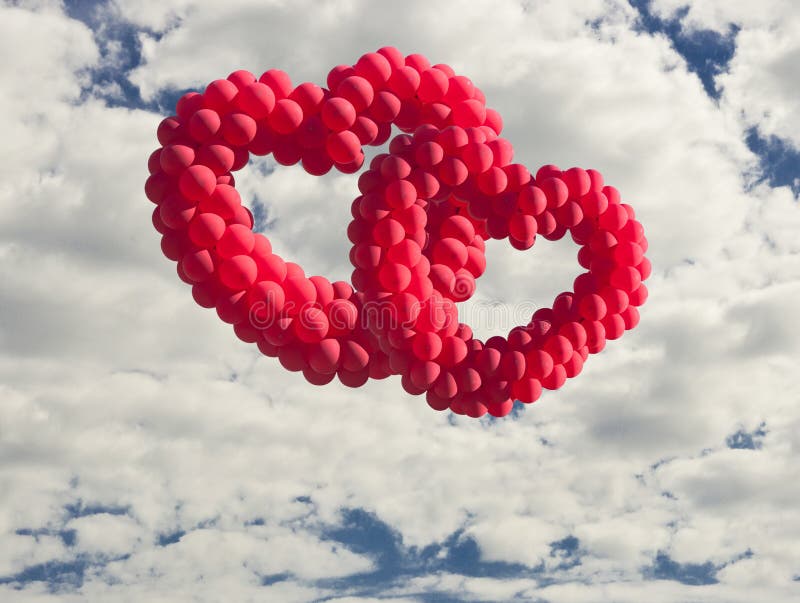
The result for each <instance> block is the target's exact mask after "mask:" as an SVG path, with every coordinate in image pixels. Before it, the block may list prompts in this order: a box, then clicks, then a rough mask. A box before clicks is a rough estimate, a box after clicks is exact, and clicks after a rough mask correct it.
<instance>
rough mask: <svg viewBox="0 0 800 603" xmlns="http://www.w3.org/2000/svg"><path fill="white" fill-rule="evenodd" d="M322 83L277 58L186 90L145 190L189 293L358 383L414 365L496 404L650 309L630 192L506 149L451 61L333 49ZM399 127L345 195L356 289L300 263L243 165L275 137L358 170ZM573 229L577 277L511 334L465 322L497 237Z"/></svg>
mask: <svg viewBox="0 0 800 603" xmlns="http://www.w3.org/2000/svg"><path fill="white" fill-rule="evenodd" d="M327 86H328V87H327V89H326V88H322V87H320V86H317V85H315V84H312V83H304V84H300V85H299V86H296V87H294V86H293V85H292V84H291V81H290V79H289V77H288V76H287V75H286V74H285V73H283V72H282V71H279V70H274V69H273V70H269V71H267V72H266V73H264V74H263V75H262V76H261V77H260V78H258V79H256V78H255V76H254V75H253V74H251V73H249V72H246V71H236V72H234V73H232V74H231V75H230V76H228V78H227V79H220V80H216V81H214V82H212V83H211V84H209V85H208V87H207V88H206V89H205V91H204V92H203V93H202V94H199V93H195V92H190V93H188V94H186V95H184V96H183V97H182V98H181V99H180V100H179V101H178V104H177V108H176V115H174V116H172V117H168V118H166V119H165V120H163V121H162V122H161V124H160V126H159V128H158V140H159V142H160V143H161V144H162V147H161V148H159V149H158V150H156V151H155V152H154V153H153V154H152V155H151V157H150V161H149V170H150V174H151V175H150V177H149V178H148V180H147V183H146V185H145V190H146V193H147V196H148V198H149V199H150V200H151V201H153V202H154V203H156V205H157V207H156V209H155V211H154V212H153V224H154V225H155V227H156V229H157V230H158V231H159V232H160V233H161V234H162V250H163V252H164V254H165V255H166V256H167V257H168V258H169V259H171V260H173V261H176V262H177V263H178V264H177V267H178V274H179V276H180V278H181V279H182V280H184V281H185V282H187V283H189V284H190V285H191V286H192V294H193V296H194V299H195V300H196V301H197V303H198V304H200V305H201V306H203V307H207V308H212V307H213V308H216V310H217V313H218V315H219V316H220V318H221V319H222V320H224V321H225V322H228V323H231V324H233V325H234V330H235V332H236V334H237V335H238V336H239V337H240V338H241V339H242V340H244V341H246V342H250V343H256V344H257V345H258V347H259V349H260V350H261V352H263V353H264V354H266V355H267V356H272V357H277V358H278V359H279V361H280V362H281V364H282V365H283V366H284V367H286V368H287V369H288V370H291V371H302V372H303V375H304V376H305V378H306V379H307V380H308V381H310V382H311V383H314V384H317V385H323V384H325V383H328V382H330V381H331V380H332V379H333V378H334V377H338V378H339V380H340V381H341V382H342V383H343V384H345V385H347V386H351V387H358V386H360V385H363V384H364V383H365V382H366V381H367V380H368V379H369V378H374V379H383V378H386V377H388V376H389V375H393V374H394V375H401V377H402V381H401V382H402V385H403V388H404V389H405V390H406V391H408V392H410V393H412V394H422V393H425V394H426V398H427V401H428V404H429V405H430V406H431V407H432V408H434V409H436V410H444V409H447V408H450V409H451V410H452V411H453V412H455V413H459V414H467V415H469V416H472V417H480V416H482V415H483V414H485V413H486V412H489V413H490V414H492V415H494V416H503V415H506V414H508V413H509V412H510V410H511V408H512V406H513V401H514V400H520V401H521V402H524V403H530V402H533V401H535V400H536V399H538V398H539V396H540V395H541V392H542V388H543V387H544V388H547V389H556V388H558V387H560V386H561V385H563V384H564V382H565V380H566V379H567V378H569V377H574V376H576V375H577V374H578V373H580V371H581V368H582V366H583V363H584V361H585V360H586V358H587V357H588V355H589V354H594V353H597V352H599V351H600V350H602V349H603V347H604V346H605V342H606V340H607V339H616V338H618V337H620V335H622V333H623V332H624V331H625V330H626V329H631V328H633V327H634V326H636V324H637V323H638V321H639V313H638V310H637V307H638V306H640V305H641V304H643V303H644V301H645V300H646V298H647V289H646V288H645V286H644V285H643V284H642V281H643V280H644V279H646V278H647V277H648V276H649V274H650V263H649V261H648V260H647V259H646V258H645V257H644V253H645V251H646V250H647V241H646V239H645V237H644V233H643V230H642V226H641V224H640V223H639V222H638V221H637V220H636V219H635V217H634V211H633V209H632V208H631V207H630V206H629V205H626V204H624V203H621V200H620V195H619V192H618V191H617V190H616V189H615V188H613V187H610V186H605V185H604V183H603V178H602V176H601V175H600V174H599V173H598V172H597V171H594V170H582V169H579V168H571V169H569V170H566V171H561V170H559V169H558V168H557V167H555V166H552V165H547V166H544V167H542V168H540V169H539V170H538V171H537V172H536V174H535V176H532V175H531V174H530V172H529V171H528V170H527V169H526V168H525V166H523V165H520V164H517V163H512V155H513V149H512V146H511V143H510V142H508V141H507V140H505V139H503V138H500V137H499V134H500V132H501V130H502V119H501V118H500V115H499V114H498V113H497V112H496V111H494V110H492V109H488V108H486V102H485V97H484V95H483V93H482V92H481V91H480V90H479V89H478V88H476V87H475V86H474V85H473V84H472V82H471V81H470V80H469V79H468V78H466V77H464V76H461V75H456V74H455V73H454V72H453V70H452V69H451V68H450V67H449V66H447V65H442V64H440V65H434V66H431V64H430V63H429V61H428V60H427V59H425V58H424V57H423V56H421V55H418V54H415V55H410V56H406V57H404V56H403V55H402V54H401V53H400V52H399V51H397V50H396V49H394V48H389V47H386V48H381V49H380V50H378V51H377V52H375V53H368V54H365V55H364V56H362V57H361V58H360V59H359V60H358V62H357V63H356V64H355V65H353V66H352V67H351V66H338V67H335V68H334V69H332V70H331V72H330V73H329V75H328V78H327ZM393 124H394V125H395V126H397V127H398V128H399V129H400V130H401V131H402V132H403V133H401V134H398V135H397V136H395V137H394V138H393V139H392V140H391V142H390V143H389V149H388V151H389V152H388V153H381V154H379V155H377V156H376V157H375V158H374V159H373V160H372V161H371V162H370V165H369V169H368V170H366V171H365V172H363V173H362V174H361V176H360V177H359V179H358V187H359V190H360V192H361V194H360V195H359V196H358V197H357V198H356V199H355V201H354V202H353V204H352V207H351V213H352V216H353V220H352V222H351V223H350V226H349V228H348V231H347V234H348V237H349V239H350V241H351V242H352V243H353V248H352V250H351V252H350V259H351V261H352V263H353V265H354V267H355V270H354V271H353V275H352V286H351V285H350V284H348V283H345V282H341V281H338V282H333V283H332V282H330V281H328V280H327V279H326V278H324V277H322V276H311V277H307V276H306V274H305V272H304V270H303V269H302V268H301V267H300V266H299V265H297V264H295V263H293V262H287V261H285V260H283V259H282V258H280V257H279V256H278V255H276V254H274V253H272V247H271V245H270V242H269V239H268V238H267V237H265V236H264V235H263V234H260V233H254V232H253V230H252V228H253V219H252V215H251V214H250V212H249V211H248V210H247V208H245V207H244V206H243V205H242V203H241V199H240V197H239V194H238V193H237V191H236V189H235V183H234V178H233V175H232V172H234V171H236V170H239V169H241V168H242V167H244V166H245V165H246V164H247V162H248V159H249V156H250V154H251V153H252V154H255V155H267V154H269V153H272V155H273V157H274V158H275V160H276V161H277V162H278V163H280V164H282V165H293V164H296V163H300V164H301V165H302V167H303V168H304V169H305V170H306V171H307V172H308V173H310V174H312V175H317V176H319V175H322V174H325V173H326V172H328V171H329V170H330V169H331V168H334V167H335V168H336V169H338V170H339V171H341V172H344V173H354V172H356V171H358V170H359V169H360V168H361V166H362V164H363V162H364V152H363V146H364V145H374V146H378V145H382V144H384V143H385V142H386V141H387V140H389V137H390V135H391V128H392V125H393ZM567 232H569V233H570V235H571V237H572V238H573V240H574V241H575V242H576V243H577V244H578V245H579V246H580V250H579V252H578V262H579V264H580V265H581V266H582V267H583V268H585V269H586V272H584V273H582V274H580V275H579V276H578V277H577V278H576V279H575V283H574V291H573V292H567V293H561V294H560V295H558V296H557V297H556V299H555V302H554V304H553V306H552V307H551V308H542V309H539V310H537V311H536V312H535V313H534V314H533V316H532V318H531V320H530V322H529V323H527V324H526V325H522V326H518V327H514V328H513V329H511V331H510V332H509V333H508V335H507V337H500V336H496V337H491V338H490V339H489V340H488V341H486V342H482V341H480V340H478V339H475V338H474V337H473V335H472V331H471V329H470V327H469V326H468V325H465V324H462V323H459V322H458V311H457V309H456V303H457V302H460V301H464V300H466V299H468V298H469V297H470V296H471V295H472V294H473V293H474V290H475V279H476V278H478V277H479V276H480V275H481V274H482V273H483V271H484V269H485V267H486V261H485V257H484V251H485V246H484V241H485V240H486V239H488V238H490V237H491V238H495V239H504V238H508V239H509V242H510V243H511V245H512V246H513V247H515V248H516V249H528V248H530V247H531V246H532V245H533V243H534V241H535V238H536V235H537V234H539V235H541V236H543V237H544V238H547V239H550V240H556V239H559V238H561V237H563V236H564V235H565V234H566V233H567Z"/></svg>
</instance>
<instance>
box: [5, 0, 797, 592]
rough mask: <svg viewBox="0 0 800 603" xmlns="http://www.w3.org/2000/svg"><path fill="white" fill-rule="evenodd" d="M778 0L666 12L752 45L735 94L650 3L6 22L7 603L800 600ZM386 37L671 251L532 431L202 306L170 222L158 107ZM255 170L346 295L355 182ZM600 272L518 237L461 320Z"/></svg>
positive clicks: (338, 56)
mask: <svg viewBox="0 0 800 603" xmlns="http://www.w3.org/2000/svg"><path fill="white" fill-rule="evenodd" d="M770 7H771V8H769V10H761V9H758V10H757V9H756V8H755V7H754V6H753V5H752V3H743V2H739V3H735V2H730V3H725V2H705V1H703V2H701V1H697V2H693V3H692V5H691V6H690V8H689V10H688V12H685V13H681V14H678V13H676V12H675V11H676V10H677V9H678V5H677V4H675V3H671V2H668V1H666V0H660V1H657V2H653V3H652V9H653V10H655V11H657V12H659V14H661V15H663V16H664V17H665V18H668V17H670V16H674V15H678V17H676V18H679V19H680V20H681V23H682V24H683V25H682V26H683V27H685V28H687V30H688V29H691V28H696V29H697V28H711V29H715V30H717V31H720V32H724V31H727V28H728V25H729V24H730V23H735V24H737V27H740V28H741V29H740V31H739V33H738V34H737V37H736V52H735V55H734V58H733V59H732V61H731V63H730V65H728V66H727V72H726V73H724V74H722V75H720V76H718V79H717V82H716V83H717V84H718V85H719V87H720V90H721V91H722V96H721V98H720V100H719V102H717V101H716V100H715V99H713V98H710V97H709V96H708V95H707V94H706V91H705V89H704V87H703V84H702V82H701V81H700V80H699V79H698V77H697V76H696V75H695V74H694V73H692V72H691V71H690V70H689V67H688V65H687V62H686V59H685V58H684V57H682V56H680V55H679V54H678V52H677V51H676V50H675V48H674V47H673V45H672V44H671V43H670V40H669V39H667V38H666V37H664V36H663V35H651V34H650V33H647V32H645V31H642V30H641V28H639V27H638V25H637V13H636V11H635V10H634V9H633V8H632V7H631V6H630V5H629V4H628V3H625V2H617V1H603V2H601V1H600V0H597V1H592V2H567V3H552V2H513V1H511V0H504V1H502V2H498V1H496V0H495V1H492V2H488V1H487V2H474V3H469V4H468V5H465V4H464V3H461V2H442V3H436V4H431V3H428V2H422V1H420V2H406V3H402V5H401V4H391V5H389V4H384V3H371V2H366V1H357V0H353V1H347V2H345V1H343V2H330V3H325V4H323V5H319V4H317V3H310V2H297V3H291V4H286V3H263V2H250V1H245V0H237V1H236V2H233V3H226V4H225V5H222V4H219V3H197V2H190V1H188V0H187V1H176V2H141V3H122V2H113V3H109V4H107V5H105V6H104V7H103V8H102V9H101V10H99V12H97V13H96V14H94V16H93V17H92V18H91V19H88V18H87V19H84V21H85V23H84V22H81V21H80V19H79V18H78V17H80V15H77V14H73V15H72V17H70V16H69V15H68V14H66V13H65V9H64V7H62V6H61V5H60V4H59V3H15V5H14V6H11V5H6V6H3V7H2V8H0V47H1V48H3V49H4V50H5V52H3V56H4V57H9V60H7V61H4V62H3V64H2V65H0V76H2V78H1V79H2V81H3V84H2V86H3V92H4V94H3V95H2V97H0V124H2V125H3V126H4V132H5V136H4V139H3V141H2V142H0V155H2V156H3V158H4V159H3V161H2V162H0V175H2V176H3V180H2V182H3V184H2V185H0V257H2V260H3V261H2V263H0V283H2V285H0V306H1V307H2V308H3V311H2V314H1V315H0V458H2V459H3V463H2V467H0V485H2V487H0V598H2V599H3V600H9V601H55V600H59V601H82V600H104V601H117V600H118V601H124V600H148V601H171V602H173V601H190V600H192V601H195V600H208V601H214V600H220V599H231V600H237V601H239V600H241V601H248V600H264V599H268V600H276V601H314V600H336V601H348V602H349V601H374V600H376V599H377V598H380V600H395V601H403V602H406V601H417V600H427V599H426V597H428V596H429V595H430V596H433V595H432V593H439V594H440V595H442V596H448V597H451V598H454V599H457V600H476V601H480V600H510V599H512V598H514V597H517V598H520V599H522V600H531V601H537V600H540V601H549V602H552V603H555V602H560V601H564V602H567V601H569V602H579V601H596V600H598V599H602V600H613V601H641V600H643V599H646V600H648V601H663V602H673V601H675V602H677V601H686V600H693V601H704V602H705V601H707V602H712V601H713V602H731V601H745V600H752V599H753V597H754V596H756V598H759V599H764V600H770V601H776V602H778V603H780V602H783V601H786V602H788V601H790V600H792V593H793V589H795V590H796V585H797V582H796V577H797V576H798V574H800V567H798V566H797V564H796V560H797V558H798V551H797V546H796V544H795V543H796V542H797V540H798V531H799V530H800V527H799V526H800V515H798V513H797V511H796V510H795V508H794V507H795V505H793V502H794V501H796V499H797V496H798V492H797V488H796V486H795V480H794V476H795V475H796V474H797V471H798V468H799V467H798V461H797V458H798V451H800V439H798V437H799V436H798V435H797V434H798V433H800V429H798V428H799V427H800V416H798V413H797V410H796V408H795V405H796V404H795V402H796V400H797V398H798V395H800V388H799V387H798V384H797V382H796V378H794V373H795V367H794V364H795V362H794V358H796V356H797V352H798V349H797V343H796V342H797V341H798V338H800V333H798V332H797V325H796V323H797V321H794V320H793V319H792V316H793V313H794V310H793V309H794V305H795V304H794V300H795V298H796V297H797V294H798V288H797V282H798V279H800V262H798V260H797V258H798V257H800V256H798V252H800V249H798V243H797V237H796V235H795V233H796V232H797V229H798V228H800V212H798V208H797V204H796V201H795V199H794V197H793V195H792V192H791V191H790V190H789V189H788V188H786V187H777V188H772V187H770V186H768V185H767V184H765V183H761V184H758V185H754V184H753V181H752V177H751V174H752V171H753V169H754V166H755V165H756V160H757V158H756V157H755V156H754V154H753V153H752V151H751V150H750V149H749V148H748V147H747V144H746V135H747V134H746V133H747V130H748V128H751V127H754V126H756V127H758V128H759V129H760V131H761V132H762V133H764V134H765V135H776V136H780V137H781V138H783V139H786V140H794V141H795V142H796V140H797V139H796V132H797V131H800V129H798V128H797V125H798V123H797V119H798V116H797V114H796V106H797V103H796V102H794V99H795V98H796V96H797V94H796V92H797V90H796V81H797V79H798V78H796V77H793V74H794V71H793V69H794V67H793V66H794V64H795V63H794V62H792V60H791V58H792V57H793V56H794V54H793V53H795V51H796V40H797V39H798V38H797V36H796V35H794V34H795V33H796V30H794V29H792V27H794V26H793V25H792V23H796V21H797V16H798V15H797V9H796V8H795V7H794V6H793V5H792V4H791V3H789V2H780V1H778V0H775V1H774V2H772V3H771V4H770ZM310 14H313V18H309V15H310ZM86 23H88V24H89V25H91V27H89V26H88V25H87V24H86ZM120 24H124V25H125V27H129V28H132V31H135V34H136V35H135V36H133V38H131V39H134V40H135V41H136V43H135V44H134V43H133V42H130V40H129V41H128V42H126V44H133V45H132V46H130V47H128V46H124V45H123V46H122V47H119V46H118V44H119V43H121V42H119V40H115V39H113V36H112V34H113V32H114V31H117V29H115V26H116V25H120ZM773 34H774V35H773ZM770 36H772V37H770ZM126 39H127V38H126ZM137 44H138V46H137ZM385 44H393V45H396V46H398V47H399V48H401V49H402V50H403V51H405V52H422V53H424V54H426V55H428V56H430V57H431V58H432V59H434V61H435V62H449V63H451V64H452V65H453V66H454V67H455V68H457V69H458V70H459V71H462V72H463V73H465V74H467V75H469V76H470V77H472V78H473V79H474V81H475V82H476V83H477V84H478V85H479V86H481V87H482V88H483V89H484V90H485V92H486V95H487V98H488V100H489V104H490V105H491V106H494V107H496V108H497V109H498V110H500V111H501V113H502V114H503V116H504V119H505V123H506V136H507V137H508V138H509V139H510V140H511V141H512V142H513V143H514V145H515V149H516V156H517V159H518V160H519V161H521V162H524V163H526V164H527V165H529V166H530V167H531V168H534V169H535V168H536V167H538V165H541V164H544V163H556V164H559V165H562V166H563V167H568V166H570V165H581V166H585V167H595V168H597V169H599V170H600V171H602V172H603V174H604V175H605V176H606V180H607V181H608V182H609V183H612V184H614V185H615V186H617V187H618V188H619V189H620V190H621V191H622V192H623V196H624V198H625V199H626V200H627V201H629V202H630V203H631V204H632V205H633V206H634V207H635V208H636V210H637V214H638V215H639V217H640V219H641V221H642V222H643V223H644V225H645V227H646V230H647V235H648V238H649V240H650V249H649V251H648V256H649V257H650V258H651V259H652V261H653V265H654V275H653V277H652V280H651V281H650V289H651V298H650V300H649V301H648V303H647V305H645V306H644V307H643V309H642V323H641V325H640V327H639V328H638V329H637V330H635V331H634V332H631V333H627V334H626V335H625V337H623V339H622V340H621V341H618V342H612V343H611V344H609V346H608V349H607V350H605V351H604V352H603V353H602V354H600V355H598V356H596V357H593V358H592V359H591V360H590V362H588V363H587V365H586V368H585V370H584V373H583V374H582V375H581V376H580V378H578V379H575V380H571V381H570V382H569V383H568V384H567V385H566V386H565V387H564V388H562V389H561V390H559V391H557V392H549V393H547V394H546V395H545V396H544V397H543V398H542V400H540V401H539V402H537V403H536V405H534V406H533V407H529V408H525V409H521V410H520V411H519V412H518V413H515V415H514V416H512V417H509V418H507V419H503V420H496V421H495V420H489V419H484V420H482V421H480V422H476V421H472V420H468V419H463V418H458V417H449V416H447V415H445V414H437V413H434V412H433V411H431V410H430V409H428V408H427V406H426V405H425V403H424V401H423V400H421V399H420V398H414V397H411V396H408V395H406V394H404V393H402V392H401V390H400V389H399V383H398V382H397V380H396V379H394V378H392V379H389V380H386V381H382V382H371V383H369V384H367V385H366V386H365V387H364V388H361V389H359V390H349V389H347V388H344V387H343V386H340V385H335V384H331V385H329V386H326V387H324V388H314V387H313V386H310V385H309V384H307V383H306V382H305V381H304V380H303V379H302V378H301V377H299V376H298V375H296V374H288V373H286V372H285V371H284V370H283V369H282V368H281V367H280V366H279V365H278V364H277V363H276V362H274V361H273V360H272V359H269V358H265V357H263V356H260V355H259V354H258V352H257V351H256V350H255V349H254V348H253V347H252V346H247V345H245V344H243V343H241V342H239V341H238V340H236V338H235V337H234V335H233V333H232V332H231V330H230V328H229V327H228V326H226V325H224V324H222V323H221V322H220V321H219V320H217V318H216V317H215V315H214V313H213V312H209V311H205V310H202V309H200V308H198V307H197V306H196V305H195V304H194V303H193V302H192V299H191V296H190V294H189V291H188V288H187V287H186V286H185V285H184V284H183V283H181V282H180V281H179V280H178V279H177V278H176V275H175V269H174V266H173V265H172V264H170V263H169V262H167V261H166V260H164V259H163V258H162V257H161V254H160V250H159V247H158V236H157V235H156V233H155V232H154V231H153V229H152V226H151V224H150V212H151V211H152V206H151V204H149V202H147V201H146V200H145V199H144V195H143V193H142V186H143V181H144V178H145V176H146V160H147V156H148V155H149V153H150V152H151V151H152V149H153V148H154V147H155V145H156V140H155V129H156V126H157V124H158V122H159V120H160V119H161V116H160V115H158V114H157V113H156V112H154V111H152V110H149V109H148V107H152V106H154V104H157V103H158V102H161V100H163V99H164V98H172V96H170V95H173V96H174V93H175V91H178V90H183V89H186V88H192V87H200V86H203V85H204V83H205V82H207V81H209V80H211V79H214V78H216V77H221V76H224V75H226V74H227V73H229V72H231V71H233V70H234V69H237V68H240V67H245V68H249V69H251V70H253V71H259V70H265V69H267V68H270V67H279V68H282V69H285V70H287V71H288V72H290V73H291V74H292V76H293V78H294V81H296V82H301V81H304V80H313V81H318V82H322V81H324V76H325V73H326V71H327V69H329V68H330V67H331V66H332V65H334V64H336V63H353V62H354V61H355V60H356V59H357V58H358V56H359V55H360V54H361V53H363V52H366V51H369V50H373V49H375V48H377V47H379V46H382V45H385ZM137 49H140V52H141V57H139V59H138V62H137V64H136V65H133V66H130V67H128V66H123V65H127V63H125V61H122V60H120V59H119V57H120V56H123V55H124V56H128V55H127V54H126V53H133V54H134V55H136V53H137V52H139V50H137ZM115 57H116V58H115ZM114 65H116V67H114ZM101 68H102V69H111V68H116V69H117V70H118V71H119V72H118V73H116V74H115V76H114V78H112V79H109V80H105V79H104V80H102V81H103V82H105V83H103V84H102V85H100V84H98V81H97V77H96V74H97V73H98V71H97V70H98V69H101ZM93 74H95V75H94V76H93ZM108 82H115V84H110V83H108ZM115 85H116V86H118V88H113V86H115ZM793 86H795V87H793ZM128 87H130V89H134V87H136V88H138V93H139V95H140V96H139V97H137V99H136V102H131V103H128V105H129V106H126V104H125V102H124V101H121V100H120V98H124V94H127V92H125V91H126V90H128ZM112 88H113V89H112ZM120 91H122V92H123V93H124V94H123V97H120ZM147 103H151V104H150V105H148V104H147ZM767 109H769V111H767ZM237 180H238V188H239V189H240V190H241V191H242V194H243V197H244V198H245V199H246V200H248V201H249V202H251V203H258V204H259V205H260V206H261V207H263V208H264V211H265V216H266V220H265V222H264V228H265V229H266V232H267V234H268V235H269V236H270V238H271V239H273V242H274V246H275V248H276V249H277V250H279V251H280V252H281V253H282V254H284V255H285V256H286V257H287V258H291V259H294V260H295V261H298V262H301V263H302V264H303V265H304V266H306V267H307V269H308V271H309V273H321V274H327V275H329V276H331V277H332V278H345V279H346V278H347V277H348V275H349V271H350V268H349V263H348V260H347V252H348V247H349V245H348V242H347V241H346V237H345V234H344V230H345V228H346V225H347V221H348V217H347V216H348V213H349V211H348V210H349V203H350V201H351V198H352V196H353V195H354V191H355V180H356V179H355V177H354V176H341V175H338V176H335V175H329V176H327V177H325V178H320V179H314V178H311V177H310V176H308V175H306V174H304V173H302V171H301V170H299V169H297V168H288V169H287V168H282V167H281V168H279V169H275V170H272V166H271V164H269V163H268V162H259V163H256V164H251V165H250V166H248V168H246V169H245V170H243V172H242V173H241V176H238V175H237ZM312 241H313V244H311V243H310V242H312ZM575 253H576V249H575V247H574V246H573V245H572V244H571V243H570V242H569V241H559V242H557V243H551V242H548V241H544V240H542V241H537V244H536V246H535V247H534V249H533V250H532V251H530V252H528V253H524V254H522V253H519V252H516V251H514V250H513V249H511V248H510V247H509V246H507V245H504V244H499V243H498V244H492V245H490V246H489V254H490V255H489V259H488V262H489V270H488V271H487V274H486V275H485V276H484V277H483V278H482V279H481V280H480V282H479V285H478V294H477V295H476V298H475V299H473V300H472V301H471V302H470V303H468V304H465V305H464V307H463V308H462V309H461V310H460V312H461V314H460V315H461V317H462V319H467V320H470V321H472V320H474V321H475V323H476V332H478V333H479V334H480V335H483V336H487V335H490V334H495V333H499V332H502V331H503V330H504V329H508V328H509V327H510V326H512V324H513V323H514V322H515V321H523V320H525V317H524V314H525V312H528V313H530V311H531V309H532V307H538V306H542V305H549V304H550V303H551V300H552V298H553V296H554V295H556V294H557V293H558V292H560V291H562V290H565V289H568V288H570V287H571V282H572V279H573V278H574V275H575V274H577V271H578V266H577V264H576V262H575ZM490 310H491V313H490ZM756 430H760V431H759V433H761V434H762V435H759V436H758V441H759V444H760V447H756V446H753V447H736V446H733V445H732V444H731V442H734V441H735V440H733V439H731V436H732V434H735V433H737V432H742V433H753V432H755V431H756ZM698 576H699V577H698ZM693 580H694V581H695V582H693ZM698 581H699V582H698ZM387 597H394V599H392V598H388V599H387Z"/></svg>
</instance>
